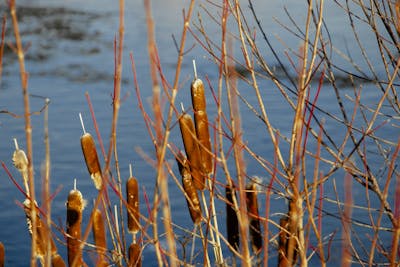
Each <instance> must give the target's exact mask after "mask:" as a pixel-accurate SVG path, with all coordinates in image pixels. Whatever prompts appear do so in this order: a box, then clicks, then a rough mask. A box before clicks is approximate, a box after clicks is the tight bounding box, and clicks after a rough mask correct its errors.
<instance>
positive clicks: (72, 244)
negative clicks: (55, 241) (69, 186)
mask: <svg viewBox="0 0 400 267" xmlns="http://www.w3.org/2000/svg"><path fill="white" fill-rule="evenodd" d="M85 204H86V201H85V200H84V199H83V197H82V194H81V192H80V191H79V190H76V189H74V190H71V192H70V193H69V195H68V201H67V234H68V236H67V248H68V264H69V265H70V266H72V265H74V266H81V265H82V262H83V261H82V251H81V249H80V243H81V224H82V211H83V209H84V208H85Z"/></svg>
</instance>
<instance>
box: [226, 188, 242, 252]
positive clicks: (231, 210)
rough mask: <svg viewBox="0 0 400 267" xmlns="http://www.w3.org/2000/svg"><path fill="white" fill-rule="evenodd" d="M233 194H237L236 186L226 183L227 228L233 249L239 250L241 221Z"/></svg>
mask: <svg viewBox="0 0 400 267" xmlns="http://www.w3.org/2000/svg"><path fill="white" fill-rule="evenodd" d="M233 196H236V192H235V188H234V187H233V188H231V187H230V186H229V185H226V187H225V197H226V230H227V235H228V242H229V245H231V247H232V248H233V249H235V250H236V251H239V241H240V240H239V221H238V218H237V214H236V211H235V205H234V203H233ZM236 199H237V198H236Z"/></svg>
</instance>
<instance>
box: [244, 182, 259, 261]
mask: <svg viewBox="0 0 400 267" xmlns="http://www.w3.org/2000/svg"><path fill="white" fill-rule="evenodd" d="M246 203H247V211H248V217H249V222H250V226H249V227H250V228H249V232H250V237H251V244H252V246H253V251H254V252H255V253H256V254H258V253H259V252H260V251H261V248H262V236H261V226H260V217H259V214H258V201H257V185H256V184H255V183H253V182H252V183H250V184H248V185H247V186H246Z"/></svg>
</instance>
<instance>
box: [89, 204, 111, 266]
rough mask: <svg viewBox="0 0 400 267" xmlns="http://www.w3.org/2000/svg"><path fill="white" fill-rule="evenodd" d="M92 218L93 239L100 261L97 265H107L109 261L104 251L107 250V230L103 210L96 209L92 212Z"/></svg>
mask: <svg viewBox="0 0 400 267" xmlns="http://www.w3.org/2000/svg"><path fill="white" fill-rule="evenodd" d="M92 218H93V224H92V231H93V239H94V243H95V245H96V250H97V254H98V261H97V264H96V266H107V265H108V263H107V261H106V260H105V257H104V253H105V252H106V250H107V242H106V231H105V228H104V220H103V216H102V214H101V211H100V210H99V209H94V210H93V213H92Z"/></svg>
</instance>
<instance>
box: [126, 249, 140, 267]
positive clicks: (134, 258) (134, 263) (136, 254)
mask: <svg viewBox="0 0 400 267" xmlns="http://www.w3.org/2000/svg"><path fill="white" fill-rule="evenodd" d="M141 266H142V255H141V247H140V245H139V244H137V243H132V244H131V245H130V246H129V267H141Z"/></svg>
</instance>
